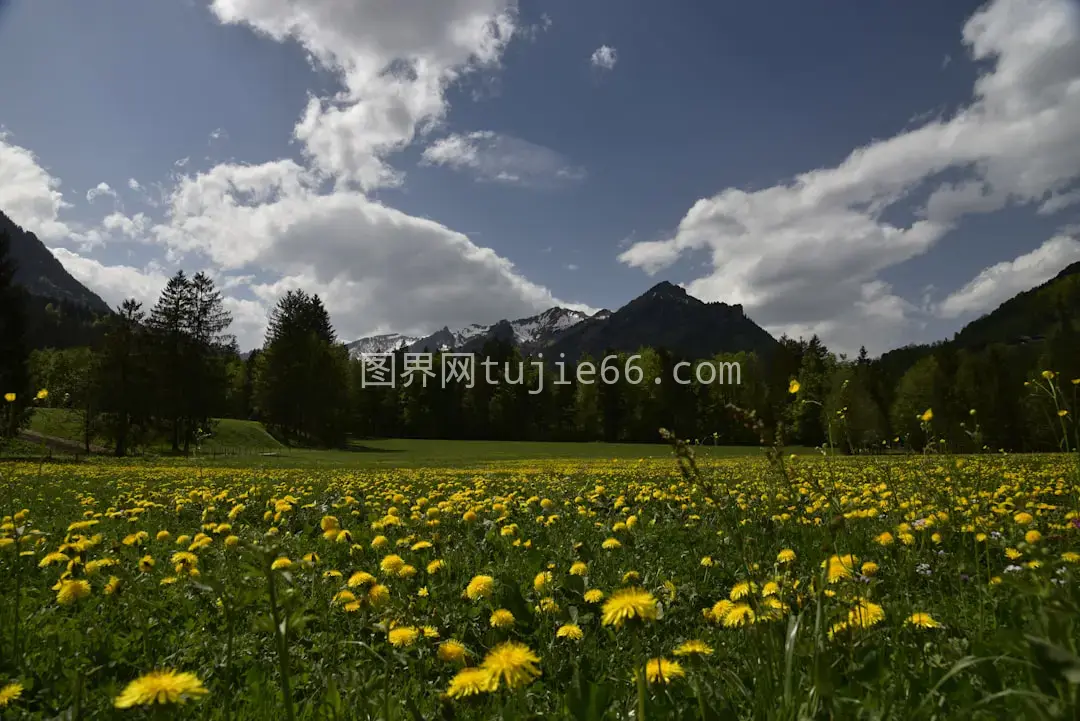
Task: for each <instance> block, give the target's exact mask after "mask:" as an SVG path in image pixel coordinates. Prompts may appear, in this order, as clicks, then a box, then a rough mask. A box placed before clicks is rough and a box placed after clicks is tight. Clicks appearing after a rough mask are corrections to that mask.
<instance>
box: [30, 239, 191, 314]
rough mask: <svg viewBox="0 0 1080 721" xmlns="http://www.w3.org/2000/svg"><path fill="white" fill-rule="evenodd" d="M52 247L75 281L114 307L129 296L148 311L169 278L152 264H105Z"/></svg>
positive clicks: (53, 252)
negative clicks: (141, 266)
mask: <svg viewBox="0 0 1080 721" xmlns="http://www.w3.org/2000/svg"><path fill="white" fill-rule="evenodd" d="M51 250H52V254H53V255H55V256H56V259H57V260H59V261H60V262H61V263H62V264H63V266H64V268H66V269H67V271H68V272H69V273H71V275H72V276H74V277H75V280H77V281H79V282H80V283H82V284H83V285H85V286H86V287H88V288H90V289H91V290H93V291H94V292H95V293H97V294H98V295H100V296H101V298H102V299H103V300H104V301H105V302H106V303H108V304H109V305H110V306H112V307H114V308H115V307H117V306H118V305H120V304H121V303H123V302H124V301H125V300H126V299H128V298H134V299H135V300H138V301H140V302H142V303H143V307H144V308H145V309H146V310H148V311H149V309H150V306H152V305H153V304H154V303H155V302H157V298H158V296H159V295H160V294H161V289H162V288H164V287H165V283H167V282H168V280H169V279H168V276H167V275H166V274H165V273H164V271H162V270H161V269H160V268H158V267H156V266H153V265H151V266H147V267H146V268H141V269H140V268H135V267H132V266H129V265H105V264H103V263H101V262H100V261H97V260H93V259H92V258H87V257H85V256H82V255H79V254H78V253H75V252H72V251H70V250H68V249H66V248H51Z"/></svg>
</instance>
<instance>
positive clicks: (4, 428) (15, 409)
mask: <svg viewBox="0 0 1080 721" xmlns="http://www.w3.org/2000/svg"><path fill="white" fill-rule="evenodd" d="M10 249H11V245H10V239H9V238H8V235H7V233H5V232H2V231H0V442H3V441H4V440H5V439H9V438H12V437H14V436H15V435H16V434H18V432H19V430H20V429H21V428H23V427H25V426H26V425H27V424H28V423H29V422H30V414H31V411H32V401H33V398H32V395H31V394H32V390H31V388H32V386H31V385H30V366H29V360H30V351H29V348H28V346H27V342H26V331H27V320H26V292H25V291H24V290H23V289H22V288H20V287H19V286H17V285H15V260H14V258H12V257H11V253H10Z"/></svg>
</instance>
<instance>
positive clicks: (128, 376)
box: [94, 300, 156, 457]
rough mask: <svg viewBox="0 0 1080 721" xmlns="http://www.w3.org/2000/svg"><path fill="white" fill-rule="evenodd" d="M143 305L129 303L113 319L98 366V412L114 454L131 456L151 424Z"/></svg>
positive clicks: (150, 378)
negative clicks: (103, 420) (102, 419)
mask: <svg viewBox="0 0 1080 721" xmlns="http://www.w3.org/2000/svg"><path fill="white" fill-rule="evenodd" d="M145 320H146V316H145V314H144V313H143V310H142V304H141V303H137V302H136V301H134V300H126V301H124V303H123V305H121V306H120V308H119V309H118V311H117V314H116V315H115V316H113V317H111V318H110V319H109V320H108V321H107V323H108V330H107V332H106V334H105V338H104V340H103V342H102V349H101V354H100V357H99V359H98V362H97V364H96V367H95V379H94V388H95V389H96V391H97V402H96V406H97V409H98V410H99V411H100V412H101V413H102V414H103V416H104V418H105V423H104V428H105V431H106V433H107V434H108V435H109V437H110V438H112V440H113V443H114V452H115V454H116V455H117V456H118V457H119V456H124V455H127V453H128V451H129V450H130V448H131V447H132V446H133V445H134V443H135V442H136V441H137V440H139V438H140V437H141V435H142V432H143V431H144V430H146V429H147V427H148V426H149V424H150V421H151V404H152V402H153V400H154V397H153V396H152V395H151V393H150V389H151V387H152V385H153V384H154V382H155V378H154V376H153V375H152V367H151V361H152V358H153V356H152V352H153V351H154V350H156V349H153V348H152V347H151V346H150V342H149V340H150V339H149V336H148V334H147V331H146V327H145V325H144V323H145Z"/></svg>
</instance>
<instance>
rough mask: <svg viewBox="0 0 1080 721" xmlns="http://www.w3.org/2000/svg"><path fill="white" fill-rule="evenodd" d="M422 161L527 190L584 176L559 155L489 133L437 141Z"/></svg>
mask: <svg viewBox="0 0 1080 721" xmlns="http://www.w3.org/2000/svg"><path fill="white" fill-rule="evenodd" d="M422 162H423V163H425V164H427V165H442V166H446V167H448V168H453V169H454V170H459V171H466V172H470V173H472V174H474V175H475V176H476V178H477V179H478V180H483V181H489V182H496V183H506V184H509V185H521V186H530V187H540V186H552V185H563V184H566V183H574V182H577V181H579V180H582V179H583V178H584V177H585V170H584V169H583V168H579V167H575V166H573V165H572V164H571V163H570V162H569V160H568V159H567V158H565V157H564V156H563V155H562V154H561V153H559V152H557V151H555V150H552V149H550V148H545V147H544V146H542V145H537V144H535V143H530V142H529V141H527V140H521V139H520V138H515V137H513V136H510V135H505V134H502V133H496V132H493V131H491V130H480V131H476V132H473V133H468V134H465V135H460V134H452V135H448V136H446V137H444V138H440V139H438V140H436V141H435V142H434V143H432V144H431V145H429V146H428V147H427V148H425V149H424V153H423V159H422Z"/></svg>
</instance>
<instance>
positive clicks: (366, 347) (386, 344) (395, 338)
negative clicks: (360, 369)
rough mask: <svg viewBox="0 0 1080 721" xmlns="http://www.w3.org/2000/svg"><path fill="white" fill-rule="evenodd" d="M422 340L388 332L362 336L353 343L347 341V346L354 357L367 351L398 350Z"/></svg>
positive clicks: (383, 351)
mask: <svg viewBox="0 0 1080 721" xmlns="http://www.w3.org/2000/svg"><path fill="white" fill-rule="evenodd" d="M418 340H420V339H419V338H418V337H416V336H410V335H401V334H400V333H387V334H385V335H373V336H368V337H367V338H361V339H360V340H355V341H353V342H352V343H346V344H345V347H346V348H348V349H349V354H350V355H352V356H353V357H356V356H360V355H364V354H365V353H388V352H390V351H392V350H397V349H398V348H400V347H401V346H403V345H404V346H410V345H412V344H413V343H415V342H416V341H418Z"/></svg>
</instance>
